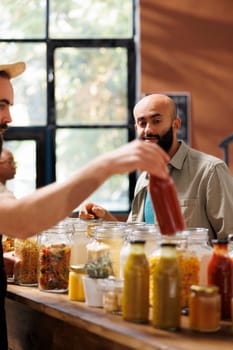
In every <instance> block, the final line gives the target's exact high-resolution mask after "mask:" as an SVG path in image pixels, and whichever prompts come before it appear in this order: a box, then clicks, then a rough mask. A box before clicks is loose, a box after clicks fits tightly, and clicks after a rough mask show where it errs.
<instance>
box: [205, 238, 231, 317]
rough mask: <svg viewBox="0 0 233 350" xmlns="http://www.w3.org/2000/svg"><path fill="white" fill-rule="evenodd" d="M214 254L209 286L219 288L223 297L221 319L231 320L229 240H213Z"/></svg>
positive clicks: (209, 267)
mask: <svg viewBox="0 0 233 350" xmlns="http://www.w3.org/2000/svg"><path fill="white" fill-rule="evenodd" d="M212 244H213V254H212V257H211V259H210V262H209V265H208V284H210V285H215V286H217V287H218V288H219V294H220V295H221V318H222V319H223V320H224V319H230V318H231V298H232V297H233V266H232V261H231V258H230V257H229V255H228V241H227V240H217V239H216V240H212Z"/></svg>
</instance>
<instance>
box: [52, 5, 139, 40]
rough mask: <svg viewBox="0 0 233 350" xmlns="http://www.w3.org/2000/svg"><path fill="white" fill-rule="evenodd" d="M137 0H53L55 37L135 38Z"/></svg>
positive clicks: (53, 34)
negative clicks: (133, 30) (133, 14)
mask: <svg viewBox="0 0 233 350" xmlns="http://www.w3.org/2000/svg"><path fill="white" fill-rule="evenodd" d="M132 2H133V0H107V1H106V0H85V1H84V0H70V1H57V0H51V1H50V37H51V38H77V39H78V38H92V39H94V38H131V37H132V36H133V34H132V29H133V25H132V22H133V21H132V7H133V4H132Z"/></svg>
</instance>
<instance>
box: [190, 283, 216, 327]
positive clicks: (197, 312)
mask: <svg viewBox="0 0 233 350" xmlns="http://www.w3.org/2000/svg"><path fill="white" fill-rule="evenodd" d="M190 290H191V292H190V295H189V326H190V328H191V329H193V330H196V331H199V332H216V331H217V330H219V328H220V315H221V298H220V295H219V293H218V287H217V286H201V285H193V286H191V288H190Z"/></svg>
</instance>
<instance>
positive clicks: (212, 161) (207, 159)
mask: <svg viewBox="0 0 233 350" xmlns="http://www.w3.org/2000/svg"><path fill="white" fill-rule="evenodd" d="M185 147H186V148H187V152H188V155H189V157H190V159H191V160H193V161H199V162H203V163H205V164H209V165H213V166H217V165H224V166H226V163H225V162H224V161H223V160H222V159H220V158H218V157H215V156H213V155H211V154H208V153H205V152H202V151H199V150H197V149H195V148H192V147H190V146H188V145H187V144H185Z"/></svg>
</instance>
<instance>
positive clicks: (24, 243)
mask: <svg viewBox="0 0 233 350" xmlns="http://www.w3.org/2000/svg"><path fill="white" fill-rule="evenodd" d="M14 246H15V257H16V262H15V266H14V282H15V283H16V284H19V285H23V286H36V285H37V277H38V273H37V272H38V271H37V269H38V239H37V236H36V235H35V236H33V237H30V238H27V239H19V238H16V239H15V242H14Z"/></svg>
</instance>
